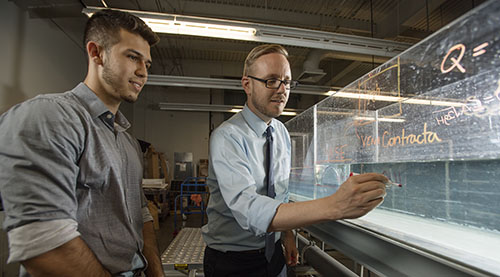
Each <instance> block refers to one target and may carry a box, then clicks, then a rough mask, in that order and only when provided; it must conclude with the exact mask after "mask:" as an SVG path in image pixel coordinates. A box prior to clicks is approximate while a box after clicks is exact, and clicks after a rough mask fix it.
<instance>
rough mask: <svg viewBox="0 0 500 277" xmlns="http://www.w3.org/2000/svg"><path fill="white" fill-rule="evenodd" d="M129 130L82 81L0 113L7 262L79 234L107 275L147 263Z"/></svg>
mask: <svg viewBox="0 0 500 277" xmlns="http://www.w3.org/2000/svg"><path fill="white" fill-rule="evenodd" d="M129 127H130V123H129V122H128V121H127V119H126V118H125V117H124V116H123V115H122V114H121V113H120V112H118V113H117V114H116V118H115V115H113V114H112V113H111V112H110V111H109V110H108V108H107V107H106V106H105V105H104V104H103V103H102V101H101V100H100V99H99V98H98V97H97V96H96V95H95V94H94V93H93V92H92V91H91V90H90V89H89V88H88V87H87V86H86V85H85V84H83V83H80V84H79V85H78V86H77V87H75V88H74V89H73V90H71V91H68V92H65V93H61V94H49V95H40V96H38V97H35V98H33V99H30V100H28V101H25V102H23V103H21V104H19V105H16V106H14V107H13V108H11V109H10V110H9V111H7V112H6V113H4V114H3V115H2V116H0V192H1V196H2V199H3V205H4V209H5V213H6V219H5V221H4V224H3V226H4V228H5V229H6V230H7V231H8V235H9V246H10V258H9V261H11V262H12V261H19V260H25V259H27V258H31V257H34V256H37V255H39V254H42V253H44V252H47V251H48V250H51V249H53V248H55V247H57V246H60V245H62V244H64V243H65V242H67V241H69V240H71V239H73V238H75V237H77V236H78V235H80V236H81V238H82V239H83V240H84V241H85V242H86V243H87V244H88V246H89V247H90V249H91V250H92V251H93V252H94V254H95V255H96V257H97V259H98V260H99V261H100V262H101V263H102V264H103V266H104V267H105V268H106V269H108V270H109V271H110V272H111V273H112V274H117V273H119V272H124V271H129V270H132V269H135V268H137V267H138V266H139V267H143V266H144V265H145V262H144V261H145V260H144V258H143V255H142V253H141V250H142V248H143V239H142V227H143V223H144V222H145V221H147V220H150V219H151V216H150V215H149V213H148V212H145V213H144V215H143V212H144V211H145V209H147V208H146V201H145V198H144V194H143V192H142V189H141V180H142V153H141V151H140V148H139V145H138V143H137V141H136V140H135V139H134V138H133V137H132V136H130V135H129V134H128V133H127V132H126V130H127V128H129ZM40 230H43V232H41V231H40Z"/></svg>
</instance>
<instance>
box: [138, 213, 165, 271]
mask: <svg viewBox="0 0 500 277" xmlns="http://www.w3.org/2000/svg"><path fill="white" fill-rule="evenodd" d="M142 233H143V238H144V249H143V251H142V252H143V254H144V256H145V257H146V260H147V261H148V268H147V269H146V276H148V277H149V276H164V275H163V268H162V266H161V261H160V254H159V252H158V246H157V244H156V235H155V231H154V228H153V222H152V221H148V222H146V223H144V228H143V231H142Z"/></svg>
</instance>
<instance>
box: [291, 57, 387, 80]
mask: <svg viewBox="0 0 500 277" xmlns="http://www.w3.org/2000/svg"><path fill="white" fill-rule="evenodd" d="M327 58H329V59H340V60H351V61H362V62H370V63H371V62H375V63H385V62H386V61H387V60H389V58H385V57H378V56H369V55H360V54H353V53H345V52H335V51H329V50H320V49H313V50H311V51H309V54H308V55H307V57H306V60H305V61H304V65H303V70H302V73H301V74H300V75H299V77H298V80H299V81H300V82H304V83H317V82H318V81H319V80H321V78H323V76H325V75H326V72H324V71H323V69H321V68H319V63H320V62H321V61H322V60H324V59H327Z"/></svg>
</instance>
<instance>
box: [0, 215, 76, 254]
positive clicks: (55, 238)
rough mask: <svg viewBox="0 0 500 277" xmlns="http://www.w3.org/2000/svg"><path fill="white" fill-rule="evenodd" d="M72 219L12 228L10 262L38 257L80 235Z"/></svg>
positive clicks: (9, 235) (40, 222)
mask: <svg viewBox="0 0 500 277" xmlns="http://www.w3.org/2000/svg"><path fill="white" fill-rule="evenodd" d="M77 229H78V223H77V222H76V221H74V220H72V219H58V220H51V221H37V222H33V223H29V224H26V225H23V226H21V227H18V228H15V229H12V230H10V231H9V232H8V233H7V235H8V237H9V249H10V255H9V259H8V260H7V262H8V263H12V262H20V261H25V260H27V259H30V258H33V257H36V256H38V255H41V254H43V253H45V252H48V251H50V250H52V249H55V248H57V247H59V246H61V245H63V244H65V243H66V242H68V241H70V240H72V239H74V238H76V237H78V236H80V233H79V232H78V230H77Z"/></svg>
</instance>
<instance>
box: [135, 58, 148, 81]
mask: <svg viewBox="0 0 500 277" xmlns="http://www.w3.org/2000/svg"><path fill="white" fill-rule="evenodd" d="M135 75H137V76H138V77H141V78H146V77H148V68H147V67H146V63H144V62H143V61H141V62H139V63H138V66H137V70H136V71H135Z"/></svg>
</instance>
